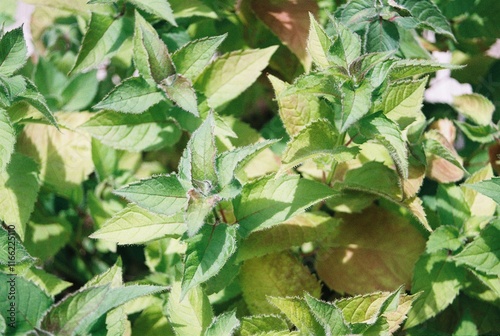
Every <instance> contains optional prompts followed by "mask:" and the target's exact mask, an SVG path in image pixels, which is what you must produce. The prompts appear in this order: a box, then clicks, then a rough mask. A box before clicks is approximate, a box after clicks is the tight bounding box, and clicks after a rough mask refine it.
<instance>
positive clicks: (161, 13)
mask: <svg viewBox="0 0 500 336" xmlns="http://www.w3.org/2000/svg"><path fill="white" fill-rule="evenodd" d="M130 2H131V3H132V4H134V5H136V6H137V7H139V8H140V9H142V10H144V11H146V12H148V13H150V14H154V15H156V16H158V17H160V18H161V19H163V20H165V21H167V22H168V23H170V24H171V25H172V26H175V27H177V23H176V22H175V18H174V13H173V12H172V8H171V7H170V4H169V3H168V1H167V0H130Z"/></svg>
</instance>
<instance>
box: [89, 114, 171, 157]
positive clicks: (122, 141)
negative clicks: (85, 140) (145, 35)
mask: <svg viewBox="0 0 500 336" xmlns="http://www.w3.org/2000/svg"><path fill="white" fill-rule="evenodd" d="M80 128H81V129H83V130H84V131H86V132H88V133H90V135H92V136H93V137H95V138H97V139H99V140H100V141H101V142H102V143H103V144H106V145H108V146H110V147H112V148H116V149H123V150H127V151H131V152H141V151H149V150H155V149H158V148H162V147H166V146H172V145H173V144H175V143H177V141H178V140H179V139H180V137H181V130H180V129H179V127H178V126H177V124H176V123H175V122H174V121H173V120H169V119H168V116H167V114H166V113H165V111H163V110H162V109H159V108H158V109H156V108H153V109H151V110H148V111H146V112H144V113H142V114H138V115H126V114H123V113H117V112H112V111H102V112H99V113H97V114H95V115H94V116H93V117H92V118H91V119H89V120H88V121H87V122H86V123H84V124H83V125H81V126H80Z"/></svg>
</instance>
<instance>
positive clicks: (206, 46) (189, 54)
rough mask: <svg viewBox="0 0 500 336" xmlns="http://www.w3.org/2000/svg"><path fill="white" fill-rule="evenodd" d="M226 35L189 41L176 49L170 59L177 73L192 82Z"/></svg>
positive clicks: (208, 62)
mask: <svg viewBox="0 0 500 336" xmlns="http://www.w3.org/2000/svg"><path fill="white" fill-rule="evenodd" d="M226 37H227V34H224V35H220V36H209V37H205V38H202V39H199V40H195V41H191V42H189V43H187V44H186V45H184V46H182V47H181V48H180V49H178V50H176V51H175V52H174V54H173V55H172V60H173V62H174V64H175V67H176V68H177V73H179V74H181V75H183V76H184V77H186V78H187V79H189V80H191V82H194V81H195V80H196V79H197V78H198V76H199V75H200V74H201V73H202V72H203V70H204V69H205V67H206V66H207V65H209V64H210V60H211V59H212V57H213V56H214V54H215V52H216V51H217V48H218V47H219V45H220V44H221V43H222V41H224V39H225V38H226Z"/></svg>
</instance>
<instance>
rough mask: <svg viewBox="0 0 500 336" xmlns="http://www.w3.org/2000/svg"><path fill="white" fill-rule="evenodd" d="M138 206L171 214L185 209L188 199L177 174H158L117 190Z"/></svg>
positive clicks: (162, 213)
mask: <svg viewBox="0 0 500 336" xmlns="http://www.w3.org/2000/svg"><path fill="white" fill-rule="evenodd" d="M115 193H116V194H117V195H118V196H122V197H125V198H126V199H128V200H129V201H131V202H134V203H136V204H137V205H138V206H140V207H142V208H144V209H146V210H149V211H152V212H156V213H158V214H161V215H165V216H171V215H174V214H176V213H177V212H179V211H182V210H184V209H185V207H186V205H187V202H188V199H187V196H186V191H185V190H184V188H183V187H182V185H181V183H180V182H179V179H178V177H177V175H175V174H172V175H158V176H153V177H151V178H149V179H145V180H141V181H138V182H134V183H131V184H129V185H126V186H124V187H122V188H120V189H118V190H116V191H115Z"/></svg>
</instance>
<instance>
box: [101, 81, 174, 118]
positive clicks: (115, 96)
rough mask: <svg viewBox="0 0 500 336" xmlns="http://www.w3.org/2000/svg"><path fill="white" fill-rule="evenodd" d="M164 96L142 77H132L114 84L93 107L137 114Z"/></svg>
mask: <svg viewBox="0 0 500 336" xmlns="http://www.w3.org/2000/svg"><path fill="white" fill-rule="evenodd" d="M165 98H166V97H165V95H164V94H163V93H162V92H160V90H158V89H157V88H156V87H155V86H154V85H152V84H150V83H148V82H147V81H146V80H145V79H143V78H142V77H132V78H128V79H126V80H124V81H123V82H121V83H120V84H119V85H118V86H116V87H115V88H114V89H113V90H112V91H111V92H110V93H109V94H108V95H107V96H106V97H104V98H103V99H102V100H101V101H100V102H99V103H97V105H95V106H94V108H95V109H101V110H112V111H116V112H122V113H135V114H137V113H142V112H144V111H146V110H147V109H149V108H150V107H151V106H153V105H156V104H158V103H159V102H161V101H162V100H164V99H165Z"/></svg>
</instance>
